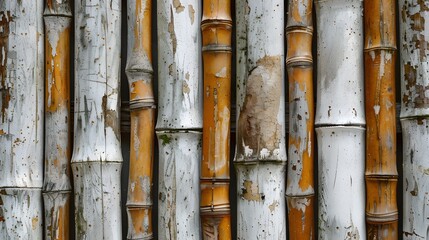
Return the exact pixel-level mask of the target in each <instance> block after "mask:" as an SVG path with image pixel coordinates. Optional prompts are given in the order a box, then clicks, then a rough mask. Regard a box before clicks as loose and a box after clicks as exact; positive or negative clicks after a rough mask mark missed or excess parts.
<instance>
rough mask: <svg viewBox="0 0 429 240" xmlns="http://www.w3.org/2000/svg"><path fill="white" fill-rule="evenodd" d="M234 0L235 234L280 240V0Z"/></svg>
mask: <svg viewBox="0 0 429 240" xmlns="http://www.w3.org/2000/svg"><path fill="white" fill-rule="evenodd" d="M236 4H237V5H236V10H237V12H236V16H237V106H238V108H237V112H238V122H237V123H238V124H237V150H236V155H235V160H234V163H235V168H236V171H237V188H238V194H237V218H238V219H237V220H238V223H237V224H238V225H237V231H238V232H237V237H238V239H285V238H286V204H285V185H286V183H285V182H286V181H285V165H286V158H287V156H286V144H285V143H286V139H285V135H286V134H285V129H286V128H285V104H284V98H285V96H284V38H283V37H284V16H283V15H284V1H280V0H270V1H259V0H249V1H244V0H240V1H237V3H236Z"/></svg>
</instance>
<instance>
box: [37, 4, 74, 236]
mask: <svg viewBox="0 0 429 240" xmlns="http://www.w3.org/2000/svg"><path fill="white" fill-rule="evenodd" d="M71 16H72V15H71V9H70V4H69V1H68V0H66V1H63V2H60V3H59V2H57V1H52V0H48V1H46V2H45V12H44V20H45V62H46V67H45V169H44V184H43V202H44V206H45V212H44V214H45V228H44V232H45V233H44V235H45V238H46V239H69V226H70V223H69V215H70V209H69V208H70V199H71V198H70V196H71V190H72V187H71V183H70V172H71V171H70V158H71V117H70V59H69V58H70V32H71V21H72V19H71Z"/></svg>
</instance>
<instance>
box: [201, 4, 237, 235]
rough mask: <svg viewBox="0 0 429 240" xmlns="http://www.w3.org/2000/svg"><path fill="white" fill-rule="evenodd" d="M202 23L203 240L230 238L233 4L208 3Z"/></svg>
mask: <svg viewBox="0 0 429 240" xmlns="http://www.w3.org/2000/svg"><path fill="white" fill-rule="evenodd" d="M203 6H204V9H203V18H202V21H201V32H202V56H203V64H204V65H203V68H204V76H203V79H204V88H203V89H204V94H203V96H204V98H203V99H204V101H203V102H204V107H203V155H202V161H201V178H200V179H201V180H200V181H201V204H200V205H201V209H200V213H201V224H202V235H203V239H231V213H230V203H229V179H230V178H229V177H230V173H229V158H230V157H229V156H230V151H229V149H230V139H229V136H230V118H231V114H230V113H231V100H230V98H231V34H232V19H231V3H230V1H229V0H222V1H218V0H205V1H204V2H203Z"/></svg>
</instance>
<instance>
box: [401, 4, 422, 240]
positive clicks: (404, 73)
mask: <svg viewBox="0 0 429 240" xmlns="http://www.w3.org/2000/svg"><path fill="white" fill-rule="evenodd" d="M399 10H400V12H401V16H402V17H401V18H400V22H399V23H400V24H399V26H400V36H401V41H400V42H401V43H402V44H401V45H400V50H401V52H400V54H401V114H400V119H401V125H402V134H403V154H404V155H403V162H404V170H403V173H404V180H403V181H404V182H403V185H404V193H403V203H404V208H403V233H402V236H403V238H404V239H428V238H429V231H428V225H429V201H428V197H427V196H428V194H429V191H428V188H429V176H428V172H429V170H428V169H429V162H428V156H429V97H428V93H427V91H428V89H429V73H428V70H427V69H428V67H429V57H428V54H427V53H428V51H429V44H428V41H429V40H428V38H427V37H426V36H427V35H428V34H429V29H428V28H427V26H426V24H425V22H426V23H427V22H429V2H427V1H420V0H414V1H410V0H401V1H399Z"/></svg>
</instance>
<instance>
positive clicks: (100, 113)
mask: <svg viewBox="0 0 429 240" xmlns="http://www.w3.org/2000/svg"><path fill="white" fill-rule="evenodd" d="M74 13H75V16H76V17H75V77H76V78H75V79H76V81H75V105H74V145H73V156H72V160H71V166H72V171H73V180H74V198H75V208H76V209H75V221H76V223H75V224H76V227H75V231H76V239H120V238H121V237H122V227H121V205H120V195H121V194H120V193H121V191H120V190H121V182H120V176H121V165H122V154H121V143H120V131H119V111H120V106H119V104H120V102H119V100H120V99H119V96H120V95H119V80H120V78H119V77H120V75H119V73H120V58H119V57H118V56H120V53H121V52H120V44H121V38H120V37H121V35H120V33H121V14H120V13H121V4H120V2H118V1H110V2H106V1H104V0H95V1H90V2H88V1H75V11H74Z"/></svg>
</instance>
